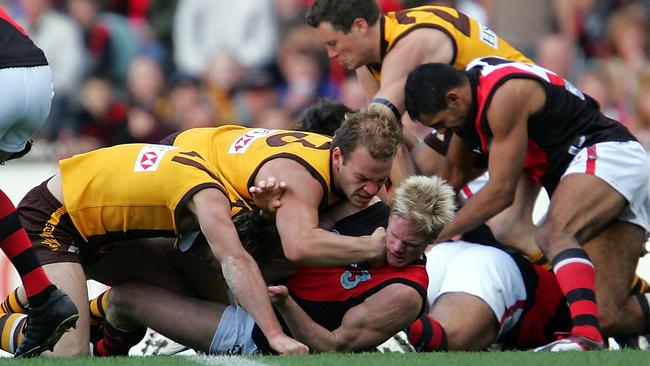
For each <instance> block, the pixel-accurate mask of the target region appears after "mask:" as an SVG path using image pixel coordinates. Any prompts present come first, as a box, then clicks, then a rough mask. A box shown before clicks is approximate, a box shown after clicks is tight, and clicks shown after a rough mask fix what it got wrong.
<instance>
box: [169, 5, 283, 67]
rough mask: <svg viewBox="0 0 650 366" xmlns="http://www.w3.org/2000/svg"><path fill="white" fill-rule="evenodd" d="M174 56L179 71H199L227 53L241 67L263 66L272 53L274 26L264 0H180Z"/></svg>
mask: <svg viewBox="0 0 650 366" xmlns="http://www.w3.org/2000/svg"><path fill="white" fill-rule="evenodd" d="M173 37H174V44H175V47H176V48H175V50H174V59H175V61H176V65H177V66H178V68H179V70H180V71H181V72H184V73H186V74H189V75H193V76H199V75H201V74H202V73H203V72H204V71H205V69H206V66H207V64H208V61H209V60H210V59H211V58H213V57H214V56H215V55H218V54H220V53H224V52H227V53H230V54H232V55H233V56H234V57H235V59H236V60H238V61H239V62H240V63H241V64H242V65H244V66H245V67H253V68H257V67H264V66H267V65H268V64H270V63H271V62H272V60H273V56H274V54H275V49H276V42H277V28H276V23H275V18H274V13H273V7H272V3H271V2H270V1H268V0H247V1H237V2H232V1H230V0H184V1H181V2H180V3H179V4H178V8H177V11H176V14H175V18H174V32H173Z"/></svg>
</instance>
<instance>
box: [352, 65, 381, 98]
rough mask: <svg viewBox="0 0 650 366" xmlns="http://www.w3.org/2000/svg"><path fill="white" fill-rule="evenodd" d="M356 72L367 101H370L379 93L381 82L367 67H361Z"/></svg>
mask: <svg viewBox="0 0 650 366" xmlns="http://www.w3.org/2000/svg"><path fill="white" fill-rule="evenodd" d="M355 72H356V74H357V80H358V81H359V84H361V88H362V89H363V92H364V94H365V95H366V99H368V100H370V99H371V98H372V97H373V95H375V94H377V92H378V91H379V81H377V79H375V77H374V76H373V75H372V73H371V72H370V70H368V67H367V66H361V67H359V68H358V69H356V70H355Z"/></svg>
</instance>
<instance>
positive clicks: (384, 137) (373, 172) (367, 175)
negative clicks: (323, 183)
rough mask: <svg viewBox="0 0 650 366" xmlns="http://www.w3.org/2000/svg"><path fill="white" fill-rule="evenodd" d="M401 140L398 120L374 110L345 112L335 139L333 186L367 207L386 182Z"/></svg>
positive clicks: (333, 141) (354, 201)
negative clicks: (346, 113)
mask: <svg viewBox="0 0 650 366" xmlns="http://www.w3.org/2000/svg"><path fill="white" fill-rule="evenodd" d="M401 139H402V127H401V126H400V125H399V123H398V122H396V121H393V120H392V119H390V118H387V117H384V116H383V115H381V114H379V113H377V112H374V111H362V112H357V113H351V114H348V115H346V118H345V121H344V122H343V124H341V127H339V129H338V130H337V131H336V134H335V135H334V138H333V140H332V146H331V155H332V175H333V178H332V179H333V183H334V187H335V188H336V189H338V190H339V191H341V192H342V193H343V194H344V195H345V196H346V197H347V198H348V199H349V200H350V202H351V203H352V204H353V205H355V206H357V207H364V206H366V205H367V204H368V202H370V199H372V197H374V196H375V194H377V191H379V189H381V187H382V186H383V185H384V183H385V182H386V179H387V178H388V174H389V173H390V169H391V167H392V165H393V158H394V157H395V154H396V153H397V146H398V144H399V143H400V141H401Z"/></svg>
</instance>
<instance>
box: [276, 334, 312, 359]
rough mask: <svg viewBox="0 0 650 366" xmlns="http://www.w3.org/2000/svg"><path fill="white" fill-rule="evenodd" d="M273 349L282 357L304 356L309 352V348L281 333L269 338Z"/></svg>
mask: <svg viewBox="0 0 650 366" xmlns="http://www.w3.org/2000/svg"><path fill="white" fill-rule="evenodd" d="M267 339H268V341H269V345H270V346H271V348H272V349H273V350H274V351H275V352H277V353H279V354H280V355H302V354H305V353H307V352H309V347H307V346H305V345H304V344H302V343H300V342H298V341H297V340H295V339H293V338H291V337H288V336H287V335H285V334H284V333H280V334H278V335H277V336H274V337H267Z"/></svg>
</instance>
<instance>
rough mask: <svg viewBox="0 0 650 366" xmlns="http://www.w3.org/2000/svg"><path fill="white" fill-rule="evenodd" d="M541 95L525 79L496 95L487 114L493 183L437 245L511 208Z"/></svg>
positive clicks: (461, 213)
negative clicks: (490, 140) (528, 128)
mask: <svg viewBox="0 0 650 366" xmlns="http://www.w3.org/2000/svg"><path fill="white" fill-rule="evenodd" d="M539 93H543V90H542V89H541V86H539V84H538V83H537V82H535V81H530V80H523V79H516V80H510V81H508V82H506V83H505V84H503V86H501V87H500V88H499V89H498V90H497V91H496V93H495V94H494V97H493V99H492V103H491V104H490V107H489V110H488V112H487V113H488V115H487V117H488V121H489V122H488V124H489V126H490V129H491V130H492V134H493V139H492V145H491V149H490V158H489V160H488V172H489V173H490V179H489V180H488V183H487V184H486V185H485V186H484V187H483V188H482V189H481V190H479V191H478V193H477V194H476V195H474V196H472V197H471V198H470V199H469V200H467V202H465V204H464V205H463V207H462V208H461V209H460V210H459V211H458V213H457V214H456V217H455V218H454V219H453V220H452V221H451V222H450V223H449V224H447V225H446V226H445V228H444V229H443V230H442V232H441V233H440V235H439V236H438V239H437V240H436V241H437V242H441V241H445V240H449V239H450V238H452V237H454V236H457V235H461V234H463V233H465V232H467V231H469V230H471V229H473V228H475V227H477V226H478V225H480V224H483V223H485V222H486V221H487V220H488V219H490V218H492V217H493V216H494V215H496V214H498V213H499V212H501V211H503V210H504V209H505V208H507V207H508V206H510V205H511V204H512V202H513V200H514V197H515V192H516V189H517V182H518V181H519V177H520V176H521V174H522V172H523V168H524V161H525V158H526V152H527V150H528V131H527V122H528V118H529V116H530V115H531V114H533V113H534V111H536V110H538V109H539V108H540V107H541V105H543V99H544V98H543V96H542V102H541V103H542V104H541V105H539V104H538V103H539V100H538V99H539V95H538V94H539ZM537 105H538V106H537ZM450 148H451V146H450Z"/></svg>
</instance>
